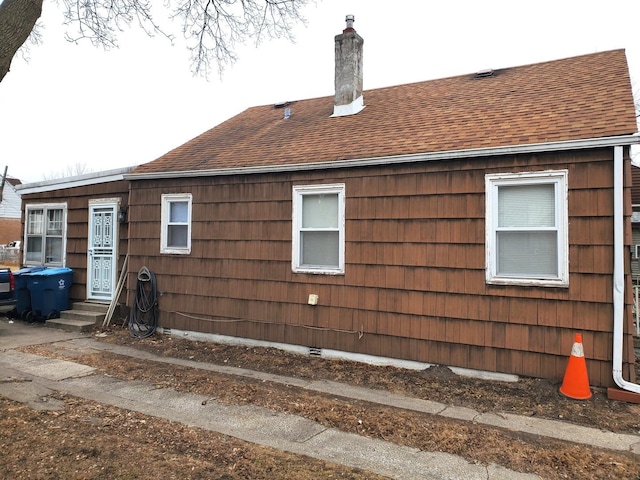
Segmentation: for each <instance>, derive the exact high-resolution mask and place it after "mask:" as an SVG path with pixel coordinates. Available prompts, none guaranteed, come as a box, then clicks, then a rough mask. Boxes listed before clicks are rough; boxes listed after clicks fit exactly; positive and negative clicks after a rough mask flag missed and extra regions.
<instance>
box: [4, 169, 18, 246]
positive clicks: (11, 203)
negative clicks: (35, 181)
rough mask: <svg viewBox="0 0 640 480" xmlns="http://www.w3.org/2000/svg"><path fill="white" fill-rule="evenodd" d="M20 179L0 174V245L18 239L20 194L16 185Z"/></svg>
mask: <svg viewBox="0 0 640 480" xmlns="http://www.w3.org/2000/svg"><path fill="white" fill-rule="evenodd" d="M20 183H21V182H20V180H18V179H17V178H12V177H9V176H7V177H6V178H4V177H3V176H0V184H1V185H2V187H1V188H0V245H7V244H9V243H11V242H14V241H16V240H19V239H20V229H21V224H20V195H18V194H17V193H16V187H17V186H18V185H20Z"/></svg>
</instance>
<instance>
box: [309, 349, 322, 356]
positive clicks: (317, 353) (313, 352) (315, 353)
mask: <svg viewBox="0 0 640 480" xmlns="http://www.w3.org/2000/svg"><path fill="white" fill-rule="evenodd" d="M309 355H310V356H311V357H321V356H322V349H321V348H317V347H310V348H309Z"/></svg>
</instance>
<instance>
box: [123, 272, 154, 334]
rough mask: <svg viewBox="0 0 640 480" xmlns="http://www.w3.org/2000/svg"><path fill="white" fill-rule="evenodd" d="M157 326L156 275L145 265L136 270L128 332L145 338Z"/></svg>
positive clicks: (152, 332)
mask: <svg viewBox="0 0 640 480" xmlns="http://www.w3.org/2000/svg"><path fill="white" fill-rule="evenodd" d="M157 327H158V289H157V284H156V276H155V274H154V273H153V272H152V271H150V270H149V269H148V268H147V267H142V268H141V269H140V270H139V271H138V282H137V283H136V298H135V303H134V305H133V309H132V310H131V318H130V319H129V334H130V335H131V336H132V337H135V338H147V337H150V336H151V335H153V334H154V333H155V331H156V328H157Z"/></svg>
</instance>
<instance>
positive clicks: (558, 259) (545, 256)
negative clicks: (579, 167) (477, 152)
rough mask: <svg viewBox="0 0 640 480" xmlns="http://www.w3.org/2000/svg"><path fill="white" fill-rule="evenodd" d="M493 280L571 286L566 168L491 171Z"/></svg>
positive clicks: (489, 266) (489, 260) (489, 264)
mask: <svg viewBox="0 0 640 480" xmlns="http://www.w3.org/2000/svg"><path fill="white" fill-rule="evenodd" d="M485 182H486V217H487V218H486V220H487V223H486V277H487V282H488V283H496V284H520V285H540V286H559V287H564V286H568V285H569V240H568V205H567V195H568V191H567V188H568V187H567V171H566V170H556V171H545V172H534V173H514V174H496V175H487V176H486V177H485Z"/></svg>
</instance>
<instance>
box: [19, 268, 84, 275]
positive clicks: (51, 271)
mask: <svg viewBox="0 0 640 480" xmlns="http://www.w3.org/2000/svg"><path fill="white" fill-rule="evenodd" d="M71 272H73V270H71V269H70V268H67V267H62V268H46V269H44V270H39V271H37V272H31V273H30V274H29V275H31V276H32V277H45V276H49V275H64V274H65V273H71Z"/></svg>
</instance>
